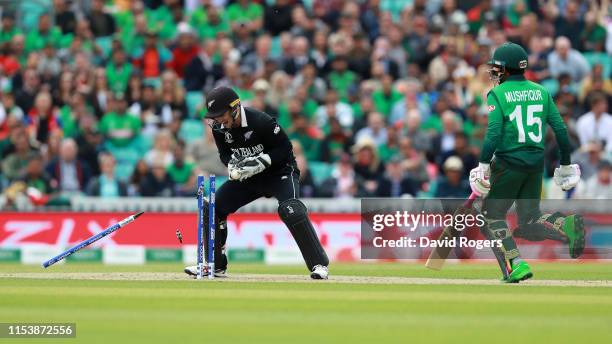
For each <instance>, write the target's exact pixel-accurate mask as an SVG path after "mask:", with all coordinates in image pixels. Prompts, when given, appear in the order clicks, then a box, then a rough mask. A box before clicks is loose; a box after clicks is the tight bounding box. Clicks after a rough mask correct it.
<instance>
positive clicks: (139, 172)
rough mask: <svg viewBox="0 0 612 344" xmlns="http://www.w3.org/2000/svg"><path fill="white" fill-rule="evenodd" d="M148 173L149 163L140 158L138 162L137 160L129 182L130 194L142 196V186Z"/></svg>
mask: <svg viewBox="0 0 612 344" xmlns="http://www.w3.org/2000/svg"><path fill="white" fill-rule="evenodd" d="M148 174H149V165H147V163H146V162H145V161H144V160H138V162H136V166H134V171H133V172H132V175H131V176H130V180H129V183H128V195H130V196H140V195H141V194H142V193H141V190H140V186H141V185H142V184H143V183H144V180H145V178H146V177H147V175H148Z"/></svg>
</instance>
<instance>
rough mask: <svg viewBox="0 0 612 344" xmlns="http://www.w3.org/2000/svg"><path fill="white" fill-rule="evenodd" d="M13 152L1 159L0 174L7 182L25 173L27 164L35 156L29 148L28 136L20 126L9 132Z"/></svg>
mask: <svg viewBox="0 0 612 344" xmlns="http://www.w3.org/2000/svg"><path fill="white" fill-rule="evenodd" d="M11 142H12V144H13V146H14V151H13V152H12V153H10V154H8V155H7V156H6V158H3V160H2V174H3V175H4V177H5V178H6V179H8V180H9V181H13V180H16V179H17V178H19V177H20V176H23V175H25V174H26V172H27V166H28V162H29V161H30V160H31V159H32V158H33V157H34V156H35V155H36V154H37V153H36V152H35V151H34V150H33V149H32V148H31V147H30V142H29V139H28V134H27V132H26V130H25V129H24V128H23V127H22V126H16V127H15V128H14V129H13V131H12V132H11Z"/></svg>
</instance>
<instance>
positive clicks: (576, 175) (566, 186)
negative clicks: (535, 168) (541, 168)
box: [553, 164, 580, 191]
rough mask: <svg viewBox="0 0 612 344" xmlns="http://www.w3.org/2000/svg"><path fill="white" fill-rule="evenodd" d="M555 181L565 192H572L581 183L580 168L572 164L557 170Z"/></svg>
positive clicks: (554, 175) (554, 176)
mask: <svg viewBox="0 0 612 344" xmlns="http://www.w3.org/2000/svg"><path fill="white" fill-rule="evenodd" d="M553 180H554V181H555V184H557V185H559V186H560V187H561V189H563V191H567V190H571V189H572V188H573V187H574V186H576V184H578V182H579V181H580V166H578V165H577V164H571V165H561V166H559V167H557V168H555V173H554V174H553Z"/></svg>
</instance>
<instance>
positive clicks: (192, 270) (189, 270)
mask: <svg viewBox="0 0 612 344" xmlns="http://www.w3.org/2000/svg"><path fill="white" fill-rule="evenodd" d="M183 271H185V273H186V274H187V275H189V276H193V277H194V278H196V277H198V266H197V265H192V266H186V267H185V270H183ZM203 274H204V276H208V266H204V272H203ZM215 277H227V270H226V269H215Z"/></svg>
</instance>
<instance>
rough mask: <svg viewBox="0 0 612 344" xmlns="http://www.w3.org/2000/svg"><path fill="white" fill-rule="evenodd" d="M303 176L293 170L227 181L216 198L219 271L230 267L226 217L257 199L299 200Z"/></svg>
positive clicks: (291, 168)
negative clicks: (226, 249)
mask: <svg viewBox="0 0 612 344" xmlns="http://www.w3.org/2000/svg"><path fill="white" fill-rule="evenodd" d="M299 179H300V174H299V171H298V170H296V169H294V168H293V167H288V168H285V169H284V170H283V171H282V172H278V173H275V174H263V175H255V176H253V177H251V178H249V179H246V180H244V181H242V182H241V181H237V180H228V181H227V182H225V183H224V184H223V185H221V187H219V189H218V190H217V192H216V195H215V219H216V220H217V221H216V222H217V224H218V225H217V227H216V231H215V262H216V267H217V268H218V269H221V270H224V269H226V268H227V257H226V255H225V243H226V241H227V225H226V224H225V223H226V221H227V217H228V216H229V215H230V214H232V213H234V212H236V211H237V210H238V209H240V208H241V207H243V206H245V205H247V204H249V203H251V202H253V201H254V200H256V199H258V198H261V197H266V198H271V197H274V198H276V199H277V200H278V203H279V204H280V203H281V202H284V201H286V200H288V199H292V198H296V199H297V198H299V197H300V182H299Z"/></svg>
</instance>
